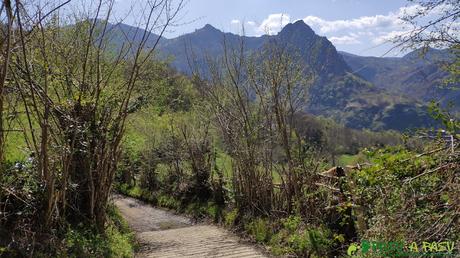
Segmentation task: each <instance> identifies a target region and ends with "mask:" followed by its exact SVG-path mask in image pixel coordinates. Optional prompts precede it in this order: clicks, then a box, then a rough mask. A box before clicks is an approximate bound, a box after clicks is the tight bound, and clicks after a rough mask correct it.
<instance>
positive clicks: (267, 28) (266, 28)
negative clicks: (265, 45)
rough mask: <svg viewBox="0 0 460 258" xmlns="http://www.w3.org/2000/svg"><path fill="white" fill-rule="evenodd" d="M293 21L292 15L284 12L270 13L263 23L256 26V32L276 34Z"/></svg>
mask: <svg viewBox="0 0 460 258" xmlns="http://www.w3.org/2000/svg"><path fill="white" fill-rule="evenodd" d="M290 21H291V17H290V16H289V15H287V14H284V13H274V14H270V15H269V16H268V17H267V18H266V19H265V20H263V21H262V23H261V24H260V25H259V26H258V27H257V28H256V32H258V33H260V34H264V33H265V34H270V35H271V34H275V33H277V32H279V31H281V29H282V28H283V27H284V26H286V25H287V24H288V23H289V22H290Z"/></svg>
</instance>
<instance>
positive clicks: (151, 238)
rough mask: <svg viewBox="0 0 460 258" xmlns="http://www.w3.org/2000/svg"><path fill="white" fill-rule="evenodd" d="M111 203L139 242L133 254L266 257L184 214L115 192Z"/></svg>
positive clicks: (222, 230)
mask: <svg viewBox="0 0 460 258" xmlns="http://www.w3.org/2000/svg"><path fill="white" fill-rule="evenodd" d="M114 202H115V205H116V206H117V207H118V208H119V209H120V212H121V214H122V215H123V217H124V218H125V219H126V220H127V221H128V224H129V225H130V226H131V228H132V229H133V230H134V232H135V233H136V237H137V239H138V241H139V243H140V245H141V248H140V251H139V253H138V254H137V255H136V257H161V258H167V257H200V258H201V257H228V258H230V257H241V258H255V257H267V256H265V255H264V254H263V253H262V252H260V251H259V250H257V249H256V248H255V247H253V246H251V245H249V244H246V243H243V242H242V241H241V240H240V239H239V238H238V237H237V236H235V235H233V234H232V233H230V232H228V231H226V230H225V229H222V228H219V227H217V226H214V225H203V224H201V225H193V224H192V222H191V221H190V220H189V219H188V218H185V217H182V216H178V215H175V214H173V213H171V212H168V211H164V210H161V209H157V208H154V207H152V206H150V205H148V204H145V203H143V202H141V201H139V200H136V199H133V198H129V197H124V196H120V195H116V196H115V197H114Z"/></svg>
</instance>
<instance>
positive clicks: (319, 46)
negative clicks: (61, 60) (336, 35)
mask: <svg viewBox="0 0 460 258" xmlns="http://www.w3.org/2000/svg"><path fill="white" fill-rule="evenodd" d="M110 26H111V27H112V28H111V31H112V33H113V34H114V36H113V42H114V43H115V44H116V45H118V46H121V44H122V43H123V38H125V36H123V34H124V35H127V36H128V38H135V39H136V36H137V37H138V35H139V34H140V33H139V32H138V34H137V35H136V34H135V33H134V31H136V30H140V29H137V28H134V27H131V26H128V25H125V24H118V25H116V26H115V25H110ZM157 39H158V36H157V35H151V36H150V38H149V42H148V44H147V46H152V45H153V44H154V42H155V41H156V40H157ZM224 39H225V42H226V44H227V45H229V46H232V45H233V46H235V45H236V44H238V42H240V41H241V40H243V41H244V43H245V49H246V51H247V52H248V53H249V52H254V51H260V50H261V48H262V47H263V46H264V44H266V43H267V42H269V41H270V40H276V41H277V42H278V43H280V44H283V45H285V46H288V47H289V49H292V51H297V53H299V54H300V57H301V60H302V62H304V64H305V65H308V66H309V67H311V68H312V69H313V70H314V73H315V75H316V78H317V79H316V81H315V83H314V85H313V86H312V88H311V89H310V94H309V95H310V99H309V101H308V103H306V104H305V111H306V112H309V113H312V114H315V115H322V116H325V117H330V118H333V119H335V120H336V121H338V122H340V123H343V124H344V125H346V126H347V127H350V128H358V129H359V128H368V129H372V130H388V129H394V130H400V131H403V130H406V129H409V128H419V127H427V126H431V125H433V124H434V121H433V120H432V119H431V117H430V116H429V114H428V111H427V102H428V101H429V100H431V98H432V97H438V98H440V99H443V100H445V101H447V100H452V101H455V102H456V103H457V104H458V105H459V106H460V103H459V102H460V95H459V93H458V92H456V91H451V90H445V89H439V88H438V86H439V85H441V84H442V81H443V79H444V78H446V76H447V73H446V72H444V71H443V70H442V68H441V65H442V64H443V63H445V62H449V61H450V60H451V59H452V56H451V55H450V54H449V52H448V51H447V50H435V49H430V50H429V51H428V53H427V54H426V55H425V58H422V57H421V56H420V52H419V51H414V52H412V53H410V54H408V55H406V56H404V57H401V58H378V57H362V56H357V55H352V54H348V53H345V52H338V51H337V50H336V48H335V47H334V45H333V44H332V43H331V42H330V41H329V40H328V39H327V38H326V37H321V36H318V35H317V34H315V32H314V31H313V30H312V29H311V28H310V27H309V26H308V25H307V24H305V23H304V22H303V21H297V22H295V23H292V24H288V25H286V26H285V27H284V28H283V29H282V30H281V32H279V33H278V34H277V35H264V36H261V37H246V36H239V35H235V34H232V33H224V32H222V31H220V30H218V29H216V28H214V27H213V26H211V25H206V26H204V27H203V28H201V29H198V30H196V31H194V32H192V33H189V34H185V35H182V36H179V37H177V38H173V39H166V38H161V39H160V41H159V42H160V43H159V45H158V50H159V52H160V53H161V56H162V57H171V58H172V62H171V65H172V66H173V67H175V68H176V69H177V70H178V71H181V72H183V73H190V68H189V67H190V61H191V59H193V61H194V62H195V64H198V66H200V68H202V69H206V65H205V64H206V61H205V60H206V58H207V57H219V56H222V55H223V49H224V48H223V42H224Z"/></svg>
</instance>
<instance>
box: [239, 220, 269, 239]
mask: <svg viewBox="0 0 460 258" xmlns="http://www.w3.org/2000/svg"><path fill="white" fill-rule="evenodd" d="M245 230H246V231H247V232H248V233H249V234H250V235H252V236H253V237H254V239H255V240H256V241H257V242H259V243H265V242H268V241H269V240H270V237H271V235H272V228H271V227H270V222H269V221H268V219H264V218H256V219H254V220H253V221H251V222H249V223H248V224H246V225H245Z"/></svg>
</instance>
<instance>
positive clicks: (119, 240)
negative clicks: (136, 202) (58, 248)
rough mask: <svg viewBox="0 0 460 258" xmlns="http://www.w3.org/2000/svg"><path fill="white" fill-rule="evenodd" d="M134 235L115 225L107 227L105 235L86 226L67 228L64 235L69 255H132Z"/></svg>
mask: <svg viewBox="0 0 460 258" xmlns="http://www.w3.org/2000/svg"><path fill="white" fill-rule="evenodd" d="M133 242H134V237H133V234H132V233H126V229H119V228H117V227H116V226H115V225H110V226H108V227H107V229H106V232H105V235H97V234H95V233H94V231H92V230H90V229H87V228H76V229H69V230H68V231H67V233H66V236H65V246H66V253H67V255H68V256H69V257H133V256H134V247H133Z"/></svg>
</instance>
